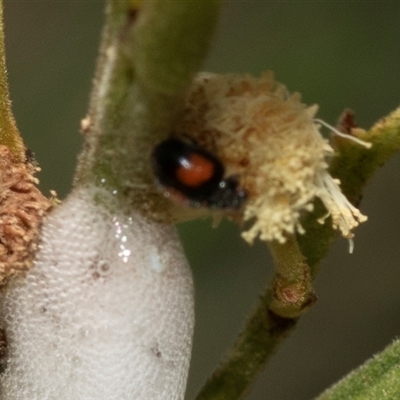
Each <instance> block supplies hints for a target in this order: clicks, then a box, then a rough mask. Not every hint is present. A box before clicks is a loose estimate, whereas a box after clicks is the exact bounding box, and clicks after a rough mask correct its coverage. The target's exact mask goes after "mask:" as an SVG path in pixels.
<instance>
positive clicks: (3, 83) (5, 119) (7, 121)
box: [0, 1, 25, 162]
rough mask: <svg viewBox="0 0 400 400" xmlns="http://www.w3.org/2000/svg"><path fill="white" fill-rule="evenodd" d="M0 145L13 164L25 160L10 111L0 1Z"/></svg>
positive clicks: (21, 142) (0, 4)
mask: <svg viewBox="0 0 400 400" xmlns="http://www.w3.org/2000/svg"><path fill="white" fill-rule="evenodd" d="M0 98H1V100H0V145H4V146H7V147H8V149H9V150H10V151H11V153H12V154H13V156H14V159H15V162H22V161H24V159H25V146H24V143H23V141H22V138H21V136H20V134H19V131H18V129H17V125H16V123H15V120H14V116H13V113H12V111H11V101H10V94H9V90H8V82H7V69H6V57H5V43H4V25H3V2H2V1H0Z"/></svg>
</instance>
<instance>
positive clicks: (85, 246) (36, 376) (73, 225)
mask: <svg viewBox="0 0 400 400" xmlns="http://www.w3.org/2000/svg"><path fill="white" fill-rule="evenodd" d="M99 196H100V197H104V196H108V195H107V194H106V193H105V192H103V191H102V190H100V191H99V189H93V188H92V189H80V190H76V191H75V192H74V193H73V194H72V195H71V196H70V197H69V198H68V199H67V200H66V201H65V202H64V203H63V204H62V205H61V206H59V207H58V208H57V209H56V210H55V211H54V212H52V213H51V214H50V216H49V217H48V219H47V221H46V222H45V225H44V228H43V235H42V241H41V248H40V251H39V252H38V253H37V256H36V261H35V264H34V267H33V269H32V270H31V271H30V272H29V273H28V274H27V276H26V277H24V278H21V279H20V280H19V281H18V282H17V283H16V284H15V285H13V286H12V287H11V288H10V289H9V290H8V291H7V293H6V294H5V296H4V299H3V304H2V315H3V319H4V321H5V327H6V334H7V339H8V346H9V349H8V352H9V353H8V364H7V369H6V371H5V373H4V374H3V375H2V377H1V380H0V384H1V388H0V392H1V395H0V398H1V399H4V400H5V399H7V400H10V399H18V400H47V399H49V400H50V399H51V400H53V399H56V400H72V399H76V400H92V399H93V400H103V399H104V400H113V399H115V400H124V399H130V400H131V399H132V400H133V399H134V400H175V399H177V400H178V399H183V397H184V392H185V387H186V379H187V374H188V369H189V361H190V351H191V343H192V333H193V320H194V316H193V289H192V277H191V273H190V270H189V266H188V264H187V261H186V258H185V256H184V255H183V252H182V249H181V246H180V244H179V240H178V238H177V236H176V233H175V229H174V228H173V227H171V226H168V225H164V224H158V223H155V222H150V221H148V220H146V219H144V218H143V217H141V216H139V215H137V214H130V215H124V213H122V212H120V213H119V214H118V212H115V213H110V212H108V211H107V210H106V208H105V207H104V206H102V205H101V203H100V204H96V202H95V201H94V197H97V198H99Z"/></svg>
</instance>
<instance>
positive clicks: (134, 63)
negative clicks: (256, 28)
mask: <svg viewBox="0 0 400 400" xmlns="http://www.w3.org/2000/svg"><path fill="white" fill-rule="evenodd" d="M137 4H138V5H139V7H137ZM218 11H219V1H217V0H212V1H199V2H193V1H190V0H182V1H163V0H155V1H142V2H138V1H131V2H127V1H125V0H112V1H110V2H109V4H108V8H107V14H106V18H107V21H106V28H105V30H104V33H103V41H102V46H101V49H102V50H101V55H100V58H99V62H98V68H97V74H96V80H95V86H94V90H93V93H92V97H91V103H90V109H89V115H88V118H86V120H85V121H86V125H87V127H86V129H85V136H86V146H85V150H84V152H83V153H82V155H81V157H80V163H79V167H78V173H77V178H76V183H77V184H86V183H90V182H96V184H97V185H100V186H106V187H108V188H109V189H111V190H113V191H115V192H116V193H117V192H118V194H120V195H121V196H122V197H123V198H124V199H125V200H124V201H125V202H129V204H130V205H131V206H133V207H135V208H138V209H140V210H142V211H145V212H149V210H151V212H153V214H154V213H156V210H157V209H168V207H169V202H167V201H166V200H165V199H164V198H163V196H160V195H159V193H158V191H157V190H156V189H155V187H154V185H153V184H152V183H153V174H152V171H151V163H150V154H151V150H152V148H153V147H154V145H155V144H156V143H157V142H158V141H160V140H162V139H164V138H166V137H167V136H168V135H169V134H170V131H171V127H172V125H173V122H174V120H175V119H176V118H177V115H178V114H179V112H180V111H181V107H182V106H183V96H184V94H185V90H186V88H187V86H188V85H189V84H190V82H191V80H192V77H193V75H194V74H195V73H196V72H197V70H198V69H199V67H200V66H201V63H202V61H203V59H204V57H205V55H206V52H207V50H208V47H209V44H210V40H211V36H212V32H213V28H214V25H215V22H216V19H217V15H218ZM153 216H154V215H153Z"/></svg>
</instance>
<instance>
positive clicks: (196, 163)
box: [176, 153, 215, 187]
mask: <svg viewBox="0 0 400 400" xmlns="http://www.w3.org/2000/svg"><path fill="white" fill-rule="evenodd" d="M214 172H215V170H214V165H213V163H212V162H211V161H210V160H208V159H207V158H205V157H202V156H201V155H199V154H196V153H194V154H191V155H190V157H188V158H187V159H184V160H182V161H181V163H180V166H179V167H178V169H177V170H176V178H177V179H178V181H179V182H180V183H182V184H184V185H186V186H190V187H196V186H200V185H202V184H203V183H205V182H207V181H209V180H210V179H212V177H213V176H214Z"/></svg>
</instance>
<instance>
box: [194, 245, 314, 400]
mask: <svg viewBox="0 0 400 400" xmlns="http://www.w3.org/2000/svg"><path fill="white" fill-rule="evenodd" d="M270 247H271V251H272V254H273V257H274V259H275V263H276V264H275V265H276V271H275V276H274V278H273V282H274V283H273V287H272V289H270V288H268V287H267V289H266V290H265V292H264V293H263V294H262V295H261V297H260V299H259V301H258V304H257V306H256V308H255V310H254V311H253V313H252V315H251V317H250V319H249V320H248V321H247V323H246V326H245V328H244V330H243V331H242V333H241V334H240V335H239V337H238V340H237V341H236V343H235V344H234V345H233V347H232V349H231V351H230V353H229V355H228V357H227V359H226V360H225V361H223V362H222V363H221V365H220V366H219V367H218V368H217V369H216V370H215V371H214V373H213V374H212V376H211V377H210V378H209V380H208V381H207V382H206V384H205V386H204V387H203V389H202V390H201V392H200V393H199V395H198V396H197V397H196V400H210V399H213V400H224V399H229V400H236V399H241V398H243V396H244V395H245V394H246V393H247V392H248V390H249V388H250V386H251V384H252V383H253V382H254V380H255V378H256V376H257V375H258V374H259V372H260V371H261V370H262V369H263V367H264V366H265V364H266V362H267V361H268V359H269V358H270V357H271V356H272V355H273V354H274V353H275V352H276V350H277V348H278V346H279V345H280V343H281V342H282V341H283V340H284V339H285V338H286V337H287V336H288V335H289V334H290V333H291V331H292V330H293V329H294V328H295V326H296V322H297V319H298V317H299V316H300V315H301V314H302V313H303V312H304V311H305V310H306V309H308V307H310V306H311V305H312V304H313V303H314V302H315V300H316V297H315V295H314V292H313V290H312V287H311V273H310V269H309V268H308V266H307V264H306V263H305V261H304V257H303V256H302V254H301V253H300V250H299V247H298V245H297V242H296V240H295V238H293V237H290V238H288V240H287V242H286V243H284V244H279V243H277V242H274V243H272V244H270Z"/></svg>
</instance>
